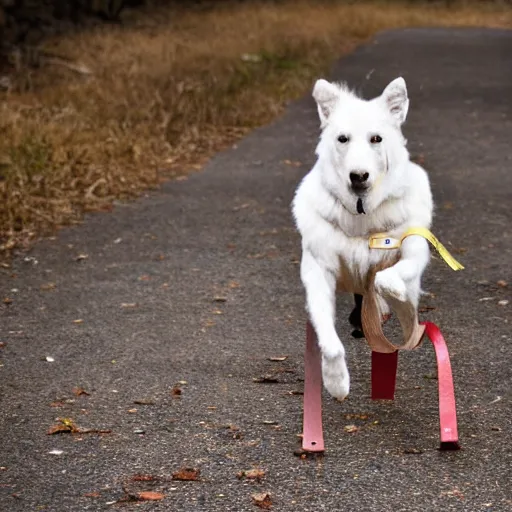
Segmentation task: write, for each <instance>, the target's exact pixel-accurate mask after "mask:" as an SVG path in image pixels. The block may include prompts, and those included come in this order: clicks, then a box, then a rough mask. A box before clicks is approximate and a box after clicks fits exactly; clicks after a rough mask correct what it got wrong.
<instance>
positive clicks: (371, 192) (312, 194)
mask: <svg viewBox="0 0 512 512" xmlns="http://www.w3.org/2000/svg"><path fill="white" fill-rule="evenodd" d="M313 97H314V98H315V100H316V102H317V106H318V114H319V117H320V121H321V128H322V133H321V137H320V142H319V144H318V146H317V148H316V154H317V156H318V160H317V162H316V164H315V166H314V167H313V169H312V170H311V171H310V172H309V173H308V174H307V175H306V176H305V177H304V179H303V180H302V182H301V184H300V186H299V188H298V190H297V192H296V195H295V198H294V201H293V214H294V217H295V221H296V225H297V228H298V230H299V232H300V234H301V236H302V262H301V279H302V282H303V285H304V287H305V290H306V302H307V309H308V312H309V316H310V320H311V322H312V324H313V326H314V328H315V330H316V333H317V336H318V344H319V346H320V350H321V353H322V376H323V382H324V386H325V388H326V389H327V390H328V391H329V393H330V394H331V395H333V396H335V397H337V398H339V399H342V398H344V397H346V396H347V394H348V392H349V387H350V378H349V372H348V369H347V365H346V361H345V349H344V347H343V344H342V342H341V341H340V339H339V337H338V335H337V333H336V329H335V293H336V283H337V282H338V283H340V284H341V286H342V287H343V289H344V290H345V291H347V292H351V293H359V294H362V293H363V289H362V286H363V283H364V280H365V276H366V274H367V272H368V269H369V267H370V266H372V265H374V264H377V263H379V262H385V261H390V260H391V259H393V258H395V259H396V257H397V254H398V251H400V252H399V255H400V259H399V261H398V263H396V264H394V265H393V266H391V267H389V268H386V269H385V270H382V271H380V272H378V273H377V275H376V278H375V287H376V291H377V293H378V296H379V302H380V303H381V306H382V308H383V310H385V308H386V307H387V303H386V299H388V300H389V299H394V300H400V301H405V300H409V301H412V302H413V303H414V304H415V305H417V304H418V300H419V296H420V293H421V285H420V280H421V275H422V273H423V271H424V270H425V268H426V266H427V264H428V262H429V258H430V251H429V248H428V244H427V242H426V240H425V239H423V238H421V237H419V236H410V237H408V238H406V239H405V240H404V242H403V244H402V247H401V249H400V250H398V249H396V250H379V249H369V247H368V238H369V235H371V234H373V233H377V232H384V231H385V232H388V233H390V235H391V236H395V237H397V238H399V237H400V235H401V234H402V233H404V232H405V230H406V229H407V228H409V227H413V226H414V227H417V226H420V227H425V228H429V227H430V224H431V220H432V210H433V205H432V195H431V191H430V184H429V180H428V177H427V174H426V172H425V171H424V170H423V169H422V168H421V167H420V166H419V165H416V164H415V163H413V162H411V161H410V159H409V153H408V151H407V149H406V147H405V146H406V141H405V139H404V137H403V135H402V132H401V125H402V123H403V122H404V121H405V118H406V116H407V110H408V106H409V99H408V97H407V88H406V85H405V81H404V79H403V78H397V79H396V80H393V81H392V82H391V83H390V84H389V85H388V86H387V87H386V88H385V90H384V92H383V93H382V95H381V96H379V97H377V98H374V99H372V100H369V101H366V100H364V99H361V98H359V97H357V96H356V95H355V94H354V93H352V92H350V91H349V90H348V89H347V87H346V86H345V85H338V84H333V83H329V82H327V81H326V80H318V81H317V82H316V84H315V87H314V91H313ZM342 135H343V136H345V137H347V138H348V141H345V139H342V141H344V142H340V141H339V140H338V139H339V137H340V136H342ZM376 135H379V136H380V137H381V138H382V141H381V142H380V143H379V142H378V140H377V141H376V140H375V139H373V143H372V142H371V140H372V137H375V136H376ZM351 172H356V173H362V172H367V173H368V174H369V177H368V180H367V185H368V186H369V188H368V189H367V190H366V191H365V192H364V193H361V192H359V194H358V193H357V192H354V191H353V189H352V188H351V182H350V178H349V175H350V173H351ZM360 197H361V198H362V204H363V207H364V211H365V214H359V213H357V207H356V204H357V200H358V198H360Z"/></svg>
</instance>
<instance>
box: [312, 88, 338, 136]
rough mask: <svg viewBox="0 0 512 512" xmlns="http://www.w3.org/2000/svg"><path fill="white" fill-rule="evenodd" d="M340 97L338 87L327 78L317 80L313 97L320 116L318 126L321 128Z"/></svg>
mask: <svg viewBox="0 0 512 512" xmlns="http://www.w3.org/2000/svg"><path fill="white" fill-rule="evenodd" d="M339 97H340V89H339V87H337V86H336V85H334V84H331V83H330V82H328V81H327V80H323V79H320V80H317V81H316V84H315V87H314V88H313V98H315V101H316V104H317V107H318V116H319V117H320V126H321V127H322V128H323V127H324V126H325V125H326V124H327V121H328V119H329V116H330V115H331V112H332V111H333V109H334V106H335V105H336V102H337V101H338V99H339Z"/></svg>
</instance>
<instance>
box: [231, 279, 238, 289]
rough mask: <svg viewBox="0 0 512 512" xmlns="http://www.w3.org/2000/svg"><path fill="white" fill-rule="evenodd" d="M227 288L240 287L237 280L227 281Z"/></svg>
mask: <svg viewBox="0 0 512 512" xmlns="http://www.w3.org/2000/svg"><path fill="white" fill-rule="evenodd" d="M228 286H229V288H232V289H233V288H240V283H239V282H238V281H230V282H229V283H228Z"/></svg>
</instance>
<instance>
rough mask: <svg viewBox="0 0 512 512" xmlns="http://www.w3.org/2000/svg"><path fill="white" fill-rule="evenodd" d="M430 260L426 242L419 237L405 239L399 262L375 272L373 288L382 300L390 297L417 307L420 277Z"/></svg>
mask: <svg viewBox="0 0 512 512" xmlns="http://www.w3.org/2000/svg"><path fill="white" fill-rule="evenodd" d="M429 259H430V251H429V248H428V243H427V241H426V240H425V239H424V238H422V237H420V236H410V237H407V238H406V239H405V240H404V241H403V243H402V247H401V256H400V260H399V261H398V262H397V263H395V265H393V266H392V267H389V268H387V269H385V270H381V271H380V272H377V274H376V275H375V288H376V290H377V292H378V293H379V294H381V295H382V296H383V297H384V298H385V297H386V296H391V297H393V298H395V299H398V300H400V301H402V302H405V301H410V302H412V303H413V304H414V306H415V307H417V305H418V301H419V296H420V291H421V276H422V274H423V271H424V270H425V268H426V266H427V265H428V262H429Z"/></svg>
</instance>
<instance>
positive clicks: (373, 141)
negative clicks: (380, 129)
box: [370, 135, 382, 144]
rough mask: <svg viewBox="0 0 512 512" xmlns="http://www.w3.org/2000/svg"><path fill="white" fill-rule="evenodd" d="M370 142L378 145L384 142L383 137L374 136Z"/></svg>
mask: <svg viewBox="0 0 512 512" xmlns="http://www.w3.org/2000/svg"><path fill="white" fill-rule="evenodd" d="M370 142H371V143H372V144H378V143H379V142H382V137H381V136H380V135H374V136H373V137H372V138H371V139H370Z"/></svg>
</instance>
